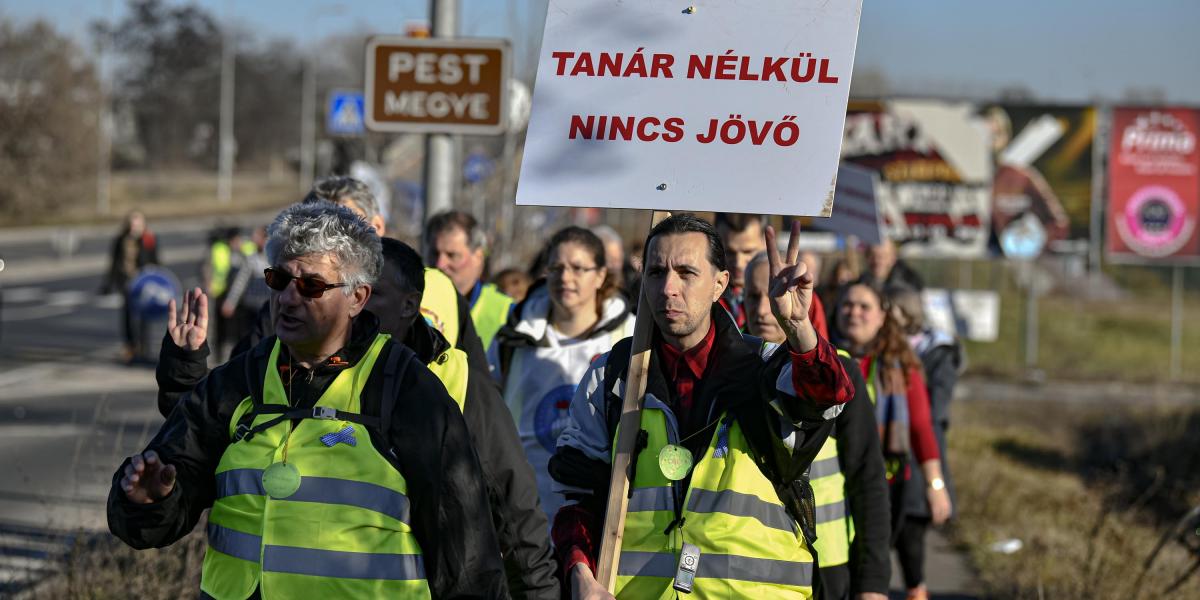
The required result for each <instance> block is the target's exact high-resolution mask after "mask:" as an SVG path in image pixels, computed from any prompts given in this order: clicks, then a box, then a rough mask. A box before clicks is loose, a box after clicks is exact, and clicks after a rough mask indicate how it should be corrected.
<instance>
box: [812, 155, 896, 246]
mask: <svg viewBox="0 0 1200 600" xmlns="http://www.w3.org/2000/svg"><path fill="white" fill-rule="evenodd" d="M878 181H879V180H878V174H876V173H875V172H874V171H872V170H870V169H864V168H862V167H859V166H856V165H853V164H850V163H842V165H841V166H840V167H839V168H838V178H837V190H836V191H835V192H834V196H833V197H834V203H835V204H836V205H837V208H836V209H835V210H834V211H833V214H832V215H830V216H829V218H828V219H814V220H813V227H815V228H817V229H822V230H824V231H832V232H835V233H838V234H840V235H843V236H854V237H856V238H858V240H859V241H860V242H862V243H864V244H871V245H876V244H879V243H880V242H881V241H882V239H883V232H882V229H881V227H880V223H879V207H878V206H877V205H876V203H875V186H876V185H878Z"/></svg>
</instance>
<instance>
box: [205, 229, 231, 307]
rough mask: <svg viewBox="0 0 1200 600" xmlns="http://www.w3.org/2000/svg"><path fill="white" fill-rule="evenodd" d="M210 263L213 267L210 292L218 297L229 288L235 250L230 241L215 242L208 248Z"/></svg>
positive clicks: (214, 296)
mask: <svg viewBox="0 0 1200 600" xmlns="http://www.w3.org/2000/svg"><path fill="white" fill-rule="evenodd" d="M208 263H209V265H210V266H211V267H212V276H211V282H210V283H209V290H208V293H209V294H211V295H212V297H213V298H216V297H217V296H220V295H221V294H224V293H225V290H227V289H229V269H230V268H231V267H232V264H233V251H232V250H231V249H230V248H229V243H228V242H226V241H224V240H221V241H216V242H213V245H212V246H211V247H210V248H209V249H208Z"/></svg>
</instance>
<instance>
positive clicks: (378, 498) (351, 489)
mask: <svg viewBox="0 0 1200 600" xmlns="http://www.w3.org/2000/svg"><path fill="white" fill-rule="evenodd" d="M238 494H254V495H257V496H262V495H265V494H266V493H265V492H264V491H263V488H262V470H261V469H232V470H229V471H224V472H221V473H218V474H217V497H218V498H224V497H226V496H236V495H238ZM285 500H287V501H288V502H317V503H320V504H344V505H347V506H357V507H359V508H365V509H367V510H371V511H375V512H377V513H381V514H384V515H387V516H389V517H392V518H393V519H396V520H397V521H400V522H402V523H408V517H409V502H408V497H407V496H405V495H404V494H401V493H400V492H397V491H395V490H392V489H388V488H386V487H383V486H381V485H375V484H373V483H366V482H363V481H350V480H347V479H334V478H331V477H307V476H306V477H303V478H301V480H300V489H298V490H296V493H295V494H292V495H291V496H288V497H287V498H286V499H285Z"/></svg>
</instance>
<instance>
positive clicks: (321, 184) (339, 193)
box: [304, 177, 381, 219]
mask: <svg viewBox="0 0 1200 600" xmlns="http://www.w3.org/2000/svg"><path fill="white" fill-rule="evenodd" d="M322 200H327V201H329V202H333V203H335V204H336V203H339V202H341V201H343V200H349V201H350V202H353V203H355V204H357V205H358V207H359V208H360V209H362V211H363V212H365V213H367V219H371V218H374V217H377V216H380V214H381V213H380V210H379V201H378V200H376V199H375V194H372V193H371V188H369V187H367V184H365V183H363V182H361V181H359V180H357V179H354V178H353V177H326V178H325V179H322V180H320V181H318V182H316V183H314V184H313V187H312V190H311V191H309V192H308V195H307V196H305V197H304V203H305V204H308V203H311V202H321V201H322Z"/></svg>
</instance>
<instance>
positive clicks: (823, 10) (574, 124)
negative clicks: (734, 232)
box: [517, 0, 862, 216]
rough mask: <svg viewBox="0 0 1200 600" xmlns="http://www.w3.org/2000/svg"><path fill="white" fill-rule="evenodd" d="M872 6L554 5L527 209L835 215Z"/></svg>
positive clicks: (526, 167)
mask: <svg viewBox="0 0 1200 600" xmlns="http://www.w3.org/2000/svg"><path fill="white" fill-rule="evenodd" d="M861 10H862V0H841V1H838V2H828V1H827V0H824V1H818V0H755V2H742V3H734V2H728V1H719V0H710V1H707V2H705V1H694V2H692V3H691V4H689V3H687V2H681V3H673V2H662V1H656V2H628V1H622V0H550V4H549V8H548V10H547V16H546V27H545V31H544V34H543V38H542V40H543V41H542V50H541V57H540V59H539V62H538V74H537V82H536V85H535V86H534V92H533V117H532V120H531V122H530V125H529V133H528V137H527V141H526V146H525V155H524V158H523V159H522V163H521V178H520V182H519V185H518V189H517V204H527V205H541V206H588V207H603V208H643V209H648V208H657V209H665V210H694V211H737V212H746V213H760V214H788V215H809V216H813V215H821V216H828V215H829V212H830V210H831V209H832V207H833V201H834V180H835V177H836V173H837V167H838V157H839V152H840V147H841V142H842V129H843V123H844V121H845V116H846V101H847V98H848V96H849V92H850V75H851V72H852V71H853V68H854V49H855V44H856V42H857V38H858V22H859V16H860V13H861Z"/></svg>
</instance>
